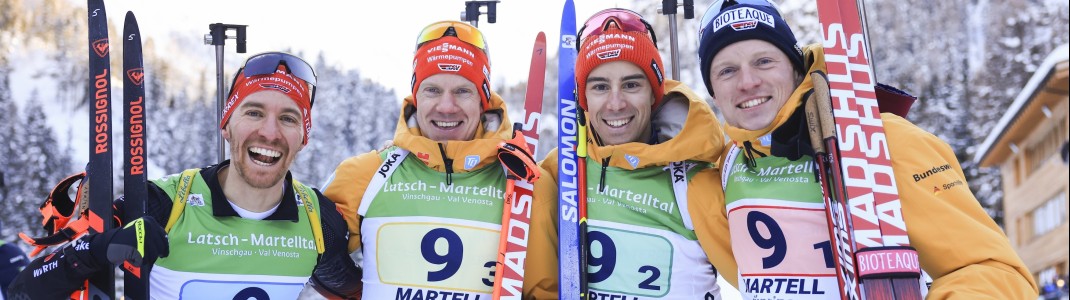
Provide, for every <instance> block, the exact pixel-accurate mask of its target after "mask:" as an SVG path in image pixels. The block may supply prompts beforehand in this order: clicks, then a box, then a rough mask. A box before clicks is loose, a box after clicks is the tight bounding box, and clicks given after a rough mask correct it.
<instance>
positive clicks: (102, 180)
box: [80, 0, 115, 299]
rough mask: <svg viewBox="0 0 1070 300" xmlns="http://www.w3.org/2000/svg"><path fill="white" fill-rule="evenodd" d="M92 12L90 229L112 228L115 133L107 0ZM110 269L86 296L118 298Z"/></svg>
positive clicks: (91, 5)
mask: <svg viewBox="0 0 1070 300" xmlns="http://www.w3.org/2000/svg"><path fill="white" fill-rule="evenodd" d="M88 13H89V14H88V15H89V91H88V95H89V103H90V105H89V109H88V110H89V166H88V167H87V168H86V178H88V179H89V214H88V215H87V216H88V217H89V230H90V231H91V232H93V233H100V232H104V231H105V230H108V229H111V228H112V227H114V225H113V220H112V219H113V217H112V197H113V193H112V158H111V156H112V150H111V149H112V144H111V142H112V136H111V130H112V128H111V116H112V108H111V56H110V53H109V52H110V50H111V49H110V47H109V44H108V17H107V15H106V14H105V13H104V1H103V0H88ZM111 270H113V268H106V270H105V271H103V272H99V273H100V274H97V275H93V277H90V278H89V282H88V285H87V287H88V289H84V290H82V291H81V292H80V293H88V294H87V295H86V296H88V298H84V299H114V298H115V273H114V272H112V271H111Z"/></svg>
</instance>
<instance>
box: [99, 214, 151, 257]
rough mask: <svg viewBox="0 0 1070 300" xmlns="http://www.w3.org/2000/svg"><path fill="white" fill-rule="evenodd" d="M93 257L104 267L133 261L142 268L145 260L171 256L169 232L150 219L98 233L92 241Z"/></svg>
mask: <svg viewBox="0 0 1070 300" xmlns="http://www.w3.org/2000/svg"><path fill="white" fill-rule="evenodd" d="M89 246H90V247H89V248H90V251H91V253H92V255H93V258H94V259H96V261H97V262H98V263H99V264H101V265H103V264H105V263H111V264H113V265H122V264H123V262H127V261H129V262H130V263H131V264H132V265H134V266H136V267H141V264H142V262H143V261H146V260H149V261H152V260H156V258H158V257H167V255H168V254H169V250H168V245H167V233H166V232H164V229H163V227H162V226H160V224H159V223H156V219H153V218H152V217H150V216H145V217H143V218H139V219H137V220H134V221H132V222H130V223H127V224H126V226H123V228H117V229H112V230H109V231H108V232H105V233H103V234H98V235H96V236H94V237H93V239H92V240H91V241H90V245H89Z"/></svg>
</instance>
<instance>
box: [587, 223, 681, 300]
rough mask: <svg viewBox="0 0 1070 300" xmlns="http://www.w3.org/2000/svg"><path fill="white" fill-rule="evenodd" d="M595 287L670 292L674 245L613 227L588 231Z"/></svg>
mask: <svg viewBox="0 0 1070 300" xmlns="http://www.w3.org/2000/svg"><path fill="white" fill-rule="evenodd" d="M587 239H588V243H589V245H590V256H589V257H588V259H587V265H588V266H587V270H588V273H589V275H588V277H587V278H588V281H589V282H590V284H591V289H594V290H599V291H604V292H611V293H623V294H631V295H640V296H645V297H661V296H664V295H665V294H666V293H668V292H669V282H670V279H671V278H670V276H671V274H672V262H673V257H672V255H673V246H672V243H671V242H669V240H667V239H665V238H664V237H661V236H657V235H653V234H648V233H641V232H634V231H627V230H621V229H613V228H603V227H591V228H590V229H589V230H588V232H587Z"/></svg>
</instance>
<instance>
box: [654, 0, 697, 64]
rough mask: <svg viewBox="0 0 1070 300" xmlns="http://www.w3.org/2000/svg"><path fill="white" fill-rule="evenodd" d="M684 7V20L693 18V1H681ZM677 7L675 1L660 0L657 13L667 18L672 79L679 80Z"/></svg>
mask: <svg viewBox="0 0 1070 300" xmlns="http://www.w3.org/2000/svg"><path fill="white" fill-rule="evenodd" d="M683 1H684V3H683V6H684V19H687V20H690V19H694V18H695V3H694V0H683ZM677 6H679V5H678V4H677V1H676V0H661V9H658V12H659V13H661V14H663V15H666V16H669V49H670V55H671V56H672V79H673V80H680V58H679V53H680V50H679V44H680V43H679V42H678V41H677V34H676V7H677Z"/></svg>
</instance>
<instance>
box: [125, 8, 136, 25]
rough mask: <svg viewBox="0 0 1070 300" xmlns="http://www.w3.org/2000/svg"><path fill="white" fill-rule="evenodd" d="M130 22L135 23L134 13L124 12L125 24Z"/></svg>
mask: <svg viewBox="0 0 1070 300" xmlns="http://www.w3.org/2000/svg"><path fill="white" fill-rule="evenodd" d="M130 21H137V19H136V18H134V12H132V11H129V10H128V11H126V22H127V23H129V22H130Z"/></svg>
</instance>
